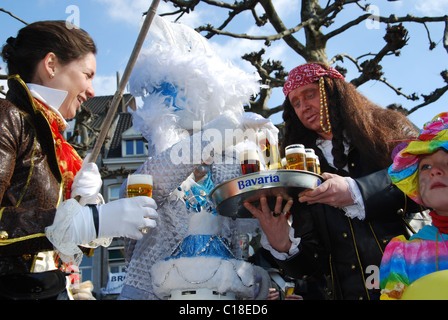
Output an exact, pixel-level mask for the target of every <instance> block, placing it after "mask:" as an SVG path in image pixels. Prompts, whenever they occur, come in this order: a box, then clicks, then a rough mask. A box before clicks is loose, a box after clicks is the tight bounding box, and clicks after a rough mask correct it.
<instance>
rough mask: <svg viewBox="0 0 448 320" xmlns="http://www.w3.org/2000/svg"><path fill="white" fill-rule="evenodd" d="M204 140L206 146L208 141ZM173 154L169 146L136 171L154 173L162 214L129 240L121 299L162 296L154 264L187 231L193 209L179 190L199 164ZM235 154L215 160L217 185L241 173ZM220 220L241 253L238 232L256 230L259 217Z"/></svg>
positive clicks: (166, 254) (156, 193) (222, 233)
mask: <svg viewBox="0 0 448 320" xmlns="http://www.w3.org/2000/svg"><path fill="white" fill-rule="evenodd" d="M202 144H203V147H205V145H206V144H208V142H203V143H202ZM190 154H192V153H190ZM169 155H170V149H167V150H166V151H164V152H162V153H160V154H159V155H157V156H156V157H152V158H148V159H147V161H146V162H145V163H144V164H143V165H142V166H141V167H140V168H139V169H138V170H137V172H136V173H149V174H151V175H153V181H154V190H153V197H154V199H155V200H156V202H157V204H158V209H157V212H158V214H159V218H158V219H157V227H156V228H154V229H151V230H150V232H149V233H148V234H147V235H145V236H144V237H143V238H142V239H141V240H139V241H133V240H126V247H125V256H126V263H127V270H126V271H127V273H126V279H125V282H124V286H123V289H122V292H121V295H120V297H119V299H120V300H153V299H158V298H157V296H156V295H155V294H154V292H153V289H152V279H151V274H150V268H151V266H152V265H153V264H154V263H155V262H156V261H158V260H161V259H164V258H166V257H168V256H169V255H170V253H171V252H172V250H173V249H174V248H175V247H176V245H177V244H178V243H179V241H180V240H181V239H182V238H184V237H185V236H186V234H187V231H188V222H189V219H190V215H191V213H189V211H188V210H187V208H186V205H185V202H184V201H183V200H182V199H181V198H179V192H177V191H176V190H177V187H178V186H180V184H181V183H182V182H183V181H184V180H185V179H186V178H187V177H188V176H189V175H190V174H191V173H192V172H193V170H194V168H195V167H197V166H198V164H182V163H181V164H178V165H173V164H172V162H171V160H170V156H169ZM232 158H233V159H231V161H229V159H228V158H227V159H223V160H222V161H221V164H217V163H214V164H212V165H211V166H210V169H211V178H212V181H213V183H214V184H215V186H216V185H218V184H220V183H222V182H224V181H227V180H229V179H232V178H235V177H237V176H240V175H241V168H240V166H239V163H238V162H237V161H236V159H235V158H234V156H232ZM215 159H216V158H215ZM216 162H218V161H216ZM219 220H220V224H221V235H222V236H224V237H226V238H227V239H228V240H229V242H230V245H231V247H232V248H234V249H233V251H234V253H235V254H236V255H238V252H237V251H238V250H239V246H238V243H237V239H238V234H239V233H243V232H255V230H256V228H258V220H256V219H236V220H233V219H231V218H228V217H223V216H220V217H219Z"/></svg>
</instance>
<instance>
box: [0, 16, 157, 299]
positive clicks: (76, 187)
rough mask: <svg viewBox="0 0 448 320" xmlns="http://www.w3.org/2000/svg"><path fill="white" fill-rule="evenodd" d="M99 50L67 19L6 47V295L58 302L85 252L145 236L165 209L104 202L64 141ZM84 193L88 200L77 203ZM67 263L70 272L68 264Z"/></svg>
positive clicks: (94, 172)
mask: <svg viewBox="0 0 448 320" xmlns="http://www.w3.org/2000/svg"><path fill="white" fill-rule="evenodd" d="M95 54H96V46H95V43H94V41H93V40H92V38H91V37H90V36H89V35H88V34H87V33H86V32H85V31H84V30H82V29H79V28H68V27H67V26H66V23H65V21H41V22H35V23H32V24H29V25H27V26H26V27H24V28H23V29H21V30H20V31H19V33H18V35H17V37H16V38H13V37H10V38H9V39H8V40H7V43H6V44H5V45H4V46H3V49H2V57H3V59H4V61H5V62H6V63H7V68H8V75H9V77H8V88H9V90H8V93H7V95H6V99H0V128H1V131H0V157H1V161H2V166H1V168H0V201H1V208H0V298H3V299H45V298H53V299H57V298H60V297H61V296H65V295H66V292H65V288H66V283H65V274H64V273H63V272H67V271H70V270H72V271H73V270H76V269H75V268H76V267H77V265H79V263H80V262H81V259H82V251H81V250H80V248H79V247H80V246H83V247H88V248H91V247H95V246H98V245H108V244H109V243H110V241H111V239H110V238H112V237H114V236H129V237H130V238H134V239H139V238H141V237H142V233H141V228H146V227H153V226H154V225H155V222H154V221H153V220H151V219H145V217H149V218H155V217H156V216H157V213H156V212H155V208H156V205H155V203H154V201H153V200H152V199H150V198H147V197H136V198H129V199H120V200H117V201H113V202H110V203H107V204H97V198H98V192H99V190H100V188H101V184H102V181H101V176H100V174H99V171H98V167H97V166H96V164H94V163H89V162H88V161H86V162H85V163H84V164H83V163H82V159H81V158H80V157H79V155H78V154H77V153H76V151H75V150H74V149H73V148H72V147H71V146H70V145H69V144H68V143H67V142H66V141H65V140H64V138H63V136H62V134H61V132H62V131H63V130H64V129H65V128H66V126H67V122H66V120H65V119H71V118H73V117H74V116H75V115H76V111H77V110H78V109H79V108H80V106H81V103H82V102H84V101H86V100H87V99H88V98H90V97H93V96H94V95H95V92H94V90H93V87H92V79H93V77H94V76H95V73H96V58H95ZM77 196H80V197H81V198H80V200H79V202H78V201H77V200H75V199H74V198H75V197H77ZM60 265H61V266H60Z"/></svg>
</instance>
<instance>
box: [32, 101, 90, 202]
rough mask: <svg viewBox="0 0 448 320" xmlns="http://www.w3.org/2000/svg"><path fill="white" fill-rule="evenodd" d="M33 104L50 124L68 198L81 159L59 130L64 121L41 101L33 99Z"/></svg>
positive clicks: (65, 196)
mask: <svg viewBox="0 0 448 320" xmlns="http://www.w3.org/2000/svg"><path fill="white" fill-rule="evenodd" d="M34 101H35V106H36V107H37V108H38V109H39V110H40V111H42V113H43V114H44V115H45V117H46V118H47V120H48V123H49V124H50V126H51V132H52V133H53V139H54V147H55V150H56V157H57V159H58V164H59V168H60V170H61V174H62V183H63V188H64V200H66V199H70V193H71V187H72V183H73V178H74V177H75V175H76V173H77V172H78V171H79V169H80V168H81V165H82V159H81V157H80V156H79V155H78V153H77V152H76V150H75V149H73V147H72V146H71V145H70V144H69V143H68V142H67V141H65V139H64V137H63V136H62V134H61V132H60V131H63V130H64V129H65V123H64V121H63V120H62V119H61V118H60V117H59V115H57V114H56V113H54V112H53V111H52V110H51V109H50V108H48V107H47V106H46V105H45V104H43V103H42V102H41V101H39V100H37V99H34Z"/></svg>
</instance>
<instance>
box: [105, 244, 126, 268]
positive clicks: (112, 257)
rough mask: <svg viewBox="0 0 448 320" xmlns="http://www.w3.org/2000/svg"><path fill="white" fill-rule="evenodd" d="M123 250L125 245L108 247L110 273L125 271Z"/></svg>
mask: <svg viewBox="0 0 448 320" xmlns="http://www.w3.org/2000/svg"><path fill="white" fill-rule="evenodd" d="M123 250H124V249H123V247H114V248H108V250H107V253H108V263H109V267H108V269H109V273H119V272H124V268H125V261H124V256H123Z"/></svg>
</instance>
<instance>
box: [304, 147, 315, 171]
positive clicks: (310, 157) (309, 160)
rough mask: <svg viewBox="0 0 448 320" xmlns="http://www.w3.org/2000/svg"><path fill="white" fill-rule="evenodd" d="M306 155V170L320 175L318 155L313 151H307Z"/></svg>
mask: <svg viewBox="0 0 448 320" xmlns="http://www.w3.org/2000/svg"><path fill="white" fill-rule="evenodd" d="M305 155H306V169H307V170H308V171H311V172H314V173H318V168H317V162H318V160H317V155H316V154H315V153H314V150H313V149H308V148H307V149H305Z"/></svg>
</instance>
